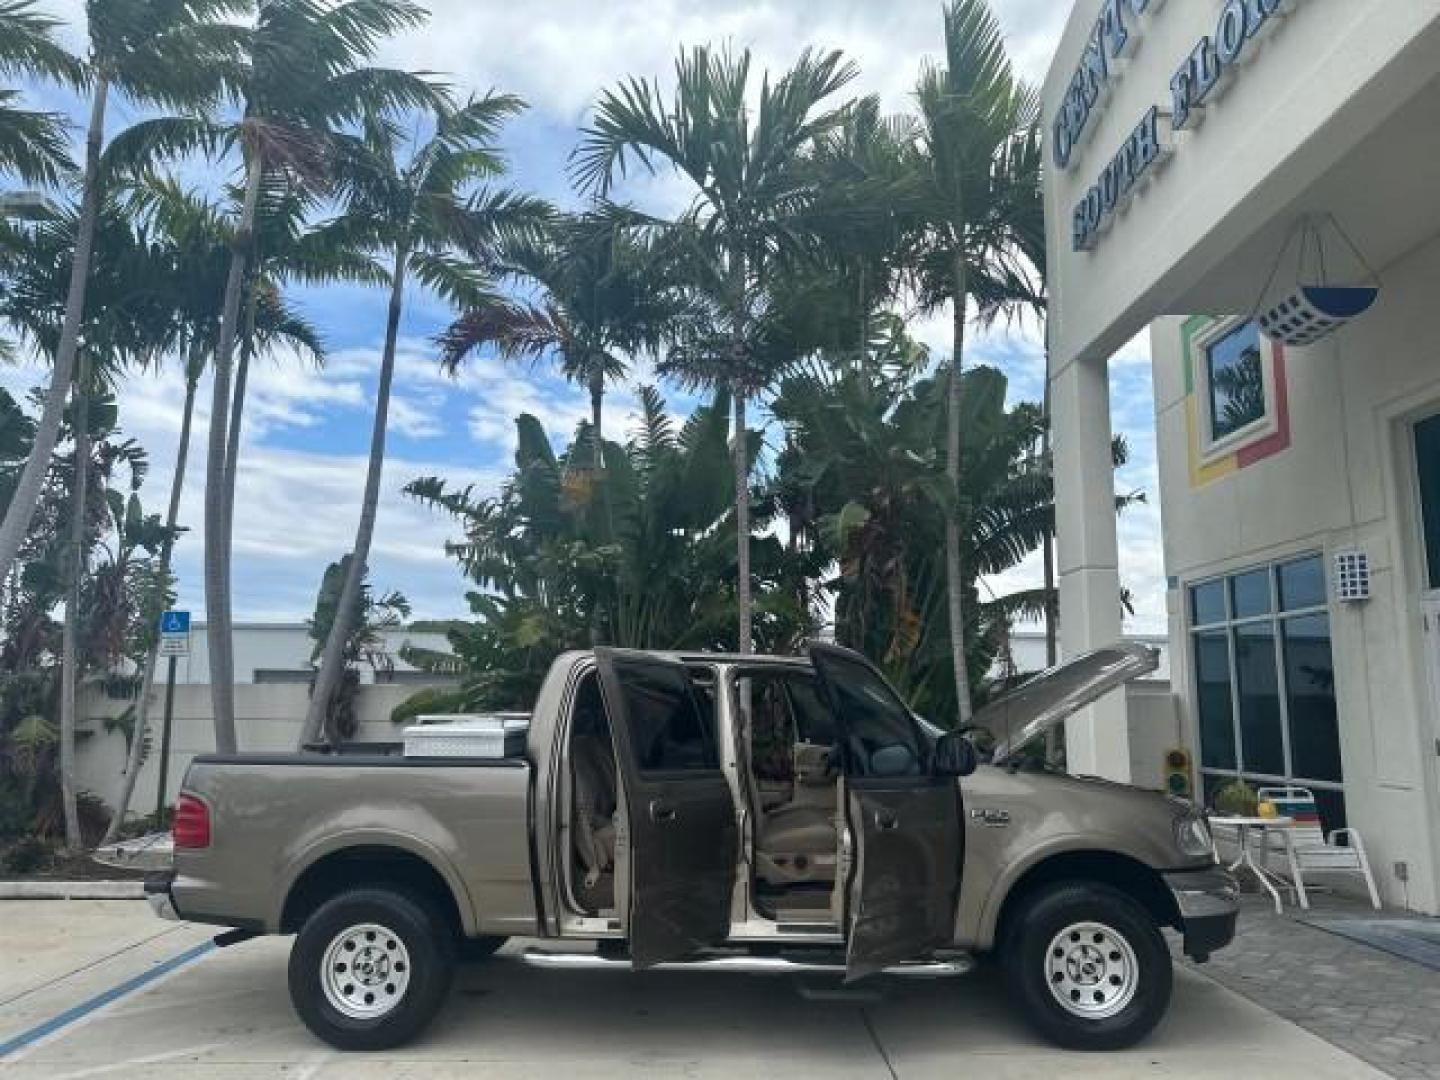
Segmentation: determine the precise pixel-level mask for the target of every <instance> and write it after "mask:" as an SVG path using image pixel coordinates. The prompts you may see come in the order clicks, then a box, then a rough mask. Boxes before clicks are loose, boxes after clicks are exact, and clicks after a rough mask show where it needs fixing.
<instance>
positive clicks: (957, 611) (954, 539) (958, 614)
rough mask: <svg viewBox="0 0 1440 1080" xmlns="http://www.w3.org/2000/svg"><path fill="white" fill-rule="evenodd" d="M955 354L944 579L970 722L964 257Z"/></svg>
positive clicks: (961, 701) (961, 703) (957, 273)
mask: <svg viewBox="0 0 1440 1080" xmlns="http://www.w3.org/2000/svg"><path fill="white" fill-rule="evenodd" d="M954 281H955V315H954V320H955V355H954V356H953V358H952V359H951V361H950V387H949V390H950V392H949V408H948V409H947V413H948V423H947V425H946V433H945V476H946V478H947V479H948V480H949V481H950V496H951V500H952V501H951V505H950V509H949V512H948V513H947V514H946V515H945V578H946V584H947V587H948V588H947V592H948V600H949V616H950V661H951V664H952V665H953V666H954V669H955V702H956V708H957V722H958V723H959V725H960V726H961V727H963V726H965V725H966V724H968V723H970V718H971V715H972V708H971V703H970V671H969V668H968V667H967V666H966V662H965V575H964V565H963V563H962V561H961V555H960V510H961V507H960V502H959V498H960V371H961V361H962V359H963V357H964V354H965V307H966V300H967V299H968V297H969V282H968V278H967V275H966V267H965V260H964V258H963V257H957V258H956V259H955V266H954Z"/></svg>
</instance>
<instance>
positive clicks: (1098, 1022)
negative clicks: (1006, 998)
mask: <svg viewBox="0 0 1440 1080" xmlns="http://www.w3.org/2000/svg"><path fill="white" fill-rule="evenodd" d="M1003 959H1004V964H1005V977H1006V981H1007V983H1008V984H1009V987H1010V991H1011V994H1012V996H1013V997H1014V999H1015V1001H1016V1003H1017V1004H1018V1005H1019V1007H1020V1008H1021V1009H1023V1010H1024V1013H1025V1016H1026V1018H1027V1019H1028V1020H1029V1021H1030V1022H1031V1023H1032V1024H1034V1026H1035V1027H1037V1028H1038V1029H1039V1030H1040V1031H1041V1033H1042V1034H1044V1035H1046V1036H1047V1037H1048V1038H1050V1039H1051V1040H1053V1041H1054V1042H1056V1043H1059V1044H1060V1045H1061V1046H1065V1047H1069V1048H1071V1049H1074V1050H1119V1049H1122V1048H1124V1047H1127V1046H1133V1045H1134V1044H1135V1043H1137V1042H1139V1041H1140V1040H1141V1039H1143V1038H1144V1037H1145V1036H1146V1035H1148V1034H1149V1033H1150V1032H1151V1031H1152V1030H1153V1029H1154V1027H1155V1025H1156V1024H1158V1023H1159V1022H1160V1018H1161V1017H1162V1016H1164V1015H1165V1010H1166V1008H1167V1007H1168V1005H1169V1004H1170V991H1171V986H1172V983H1173V972H1172V971H1171V965H1170V952H1169V950H1168V949H1166V947H1165V939H1164V937H1163V936H1162V935H1161V933H1160V930H1159V928H1158V927H1157V926H1156V925H1155V921H1154V920H1153V919H1152V918H1151V916H1150V914H1149V913H1148V912H1147V911H1146V910H1145V909H1144V908H1143V907H1141V906H1140V905H1139V904H1137V903H1136V902H1135V901H1134V900H1132V899H1130V897H1128V896H1126V895H1125V894H1124V893H1122V892H1120V891H1118V890H1116V889H1113V888H1111V887H1109V886H1107V885H1101V884H1097V883H1089V882H1063V883H1059V884H1055V885H1051V886H1048V887H1046V888H1044V889H1042V890H1041V891H1039V892H1037V893H1035V894H1034V895H1032V896H1030V897H1028V898H1027V899H1026V900H1025V902H1024V906H1023V907H1022V908H1021V909H1020V911H1018V912H1017V913H1016V914H1015V916H1014V918H1013V919H1012V920H1010V922H1009V925H1008V928H1007V933H1006V941H1005V943H1004V957H1003Z"/></svg>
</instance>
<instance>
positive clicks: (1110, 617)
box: [1050, 356, 1130, 781]
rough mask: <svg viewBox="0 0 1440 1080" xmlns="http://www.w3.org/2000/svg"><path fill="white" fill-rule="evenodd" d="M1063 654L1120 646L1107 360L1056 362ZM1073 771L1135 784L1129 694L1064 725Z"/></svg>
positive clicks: (1053, 403) (1054, 440) (1053, 398)
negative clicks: (1128, 719)
mask: <svg viewBox="0 0 1440 1080" xmlns="http://www.w3.org/2000/svg"><path fill="white" fill-rule="evenodd" d="M1050 380H1051V385H1050V411H1051V423H1052V425H1053V428H1052V435H1051V447H1052V450H1053V453H1054V457H1055V516H1056V557H1057V562H1058V564H1059V567H1058V569H1059V588H1060V650H1061V653H1062V655H1063V656H1066V657H1071V656H1076V655H1078V654H1080V653H1083V652H1087V651H1088V650H1090V649H1096V648H1100V647H1101V646H1104V645H1110V644H1113V643H1114V642H1116V641H1118V640H1120V637H1121V633H1122V627H1121V612H1120V570H1119V547H1118V544H1117V541H1116V536H1115V471H1114V466H1113V462H1112V459H1111V453H1110V439H1111V432H1110V378H1109V370H1108V366H1107V364H1106V362H1105V361H1104V360H1096V359H1083V358H1074V357H1069V358H1067V357H1059V356H1052V357H1051V371H1050ZM1065 753H1066V760H1067V762H1068V768H1069V771H1070V772H1071V773H1076V774H1079V773H1084V774H1087V775H1091V776H1104V777H1107V778H1109V779H1111V780H1120V781H1128V780H1129V779H1130V731H1129V727H1128V722H1127V717H1126V707H1125V693H1124V691H1119V692H1117V693H1113V694H1110V695H1109V696H1107V697H1106V698H1104V699H1103V700H1101V701H1098V702H1096V703H1095V704H1094V705H1092V706H1091V707H1090V708H1088V709H1085V710H1084V711H1083V712H1080V713H1078V714H1076V715H1075V716H1073V717H1071V718H1070V719H1069V720H1068V721H1067V722H1066V725H1065Z"/></svg>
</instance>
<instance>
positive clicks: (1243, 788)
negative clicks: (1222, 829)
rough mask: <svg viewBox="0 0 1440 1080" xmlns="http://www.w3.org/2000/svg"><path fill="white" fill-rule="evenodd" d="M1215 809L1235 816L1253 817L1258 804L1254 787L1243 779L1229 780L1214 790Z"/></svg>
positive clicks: (1258, 800) (1258, 799)
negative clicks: (1217, 789)
mask: <svg viewBox="0 0 1440 1080" xmlns="http://www.w3.org/2000/svg"><path fill="white" fill-rule="evenodd" d="M1214 802H1215V809H1216V810H1218V811H1220V813H1222V814H1233V815H1234V816H1235V817H1254V816H1255V813H1256V811H1257V809H1258V808H1259V805H1260V797H1259V796H1258V795H1257V794H1256V793H1255V789H1254V788H1252V787H1251V786H1250V785H1249V784H1247V783H1246V782H1245V781H1244V780H1238V779H1237V780H1231V781H1230V782H1229V783H1228V784H1226V785H1225V786H1224V787H1222V788H1220V790H1219V791H1217V792H1215V800H1214Z"/></svg>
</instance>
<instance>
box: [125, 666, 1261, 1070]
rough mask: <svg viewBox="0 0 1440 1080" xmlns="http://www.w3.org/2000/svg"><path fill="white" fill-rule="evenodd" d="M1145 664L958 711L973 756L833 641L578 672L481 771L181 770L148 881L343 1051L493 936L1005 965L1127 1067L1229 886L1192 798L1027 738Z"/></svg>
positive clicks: (427, 1000)
mask: <svg viewBox="0 0 1440 1080" xmlns="http://www.w3.org/2000/svg"><path fill="white" fill-rule="evenodd" d="M1155 663H1156V659H1155V656H1154V654H1153V653H1152V652H1151V651H1150V650H1147V649H1144V648H1141V647H1139V646H1129V645H1117V646H1114V647H1112V648H1109V649H1103V650H1100V651H1099V652H1096V653H1092V654H1090V655H1088V656H1085V657H1081V658H1079V659H1077V660H1075V661H1074V662H1071V663H1069V664H1065V665H1062V666H1061V667H1059V668H1056V669H1054V670H1052V671H1050V672H1047V673H1046V674H1044V675H1042V676H1040V677H1038V678H1036V679H1034V680H1032V681H1031V682H1029V683H1027V684H1026V685H1025V686H1023V687H1022V688H1021V689H1019V690H1018V691H1015V692H1014V693H1012V694H1010V695H1008V696H1006V697H1004V698H1002V699H1000V700H999V701H997V702H995V703H994V704H992V705H990V706H988V707H987V708H985V709H983V710H981V711H980V712H979V713H977V714H976V717H975V720H976V725H977V726H978V727H981V728H984V729H986V730H987V731H988V732H989V734H990V736H991V737H992V738H993V740H994V746H993V753H991V754H990V756H989V760H988V761H987V762H985V763H984V764H981V763H979V761H978V755H977V751H976V749H975V746H974V744H973V743H972V740H971V738H970V735H969V733H968V732H961V733H953V732H952V733H944V732H942V731H941V730H940V729H938V728H936V727H933V726H931V725H930V724H928V723H927V722H926V721H924V720H922V719H921V718H919V717H917V716H916V715H915V714H914V713H913V712H912V711H911V709H910V708H909V707H908V706H907V705H906V704H905V702H904V701H903V700H901V698H900V697H899V696H898V695H897V694H896V692H895V691H894V690H893V689H892V688H891V687H890V685H889V684H888V683H887V682H886V680H885V678H884V677H883V676H882V674H881V673H880V672H879V671H878V670H877V669H876V668H875V667H873V666H872V665H871V664H870V663H868V662H867V661H866V660H865V659H864V658H863V657H861V656H860V655H858V654H856V653H853V652H850V651H848V650H845V649H841V648H837V647H834V646H828V645H816V646H812V647H811V648H810V649H809V650H808V655H807V656H806V657H803V658H779V657H762V656H723V655H703V654H693V655H692V654H668V653H651V652H632V651H623V650H617V649H606V648H596V649H594V650H593V651H589V652H583V653H571V654H567V655H565V656H562V657H560V658H559V659H558V660H556V662H555V664H554V666H553V667H552V669H551V671H550V673H549V675H548V677H547V678H546V681H545V683H544V685H543V687H542V689H541V691H540V693H539V696H538V698H537V700H536V702H535V705H534V709H533V712H532V713H531V714H530V716H529V720H528V728H527V729H526V730H524V732H523V742H520V741H518V740H517V742H516V745H513V746H512V747H510V748H509V749H505V748H503V747H501V748H498V749H494V748H492V751H489V752H487V753H486V755H485V756H474V757H463V758H462V757H447V756H439V751H428V752H427V751H425V750H424V749H421V751H420V752H419V753H418V754H417V753H415V752H410V751H407V750H406V749H405V748H404V747H402V746H401V745H394V746H392V745H389V744H370V745H356V746H352V747H348V748H347V747H340V748H336V749H331V750H328V751H322V750H318V749H317V750H309V751H305V752H301V753H295V754H238V755H236V754H232V755H211V756H204V757H200V758H197V759H196V760H195V761H194V763H193V764H192V765H191V766H190V769H189V771H188V772H187V773H186V776H185V780H184V784H183V786H182V791H181V794H180V795H179V798H178V800H177V803H176V807H175V815H174V824H173V836H174V861H173V867H172V868H171V869H169V870H166V871H163V872H160V873H157V874H155V875H152V876H151V877H150V878H149V879H148V880H147V882H146V891H147V893H148V894H149V897H150V900H151V903H152V905H153V906H154V907H155V908H156V910H157V911H158V912H160V913H161V914H162V915H166V916H168V917H171V918H183V919H187V920H192V921H197V922H206V923H215V924H219V925H222V926H228V927H232V928H234V929H233V930H232V931H231V932H229V933H228V934H225V935H221V937H222V938H223V939H224V940H226V941H233V940H236V939H239V938H243V937H245V936H248V935H251V934H294V935H296V937H295V943H294V946H293V948H292V950H291V954H290V963H289V983H290V992H291V997H292V999H293V1002H294V1006H295V1008H296V1010H297V1011H298V1013H299V1015H300V1017H301V1018H302V1019H303V1021H304V1022H305V1024H306V1025H308V1026H309V1028H310V1029H311V1030H312V1031H313V1032H314V1033H315V1034H316V1035H318V1036H319V1037H320V1038H322V1039H324V1040H326V1041H327V1042H329V1043H332V1044H333V1045H335V1046H338V1047H342V1048H349V1049H379V1048H383V1047H390V1046H394V1045H397V1044H399V1043H402V1042H404V1041H405V1040H407V1039H410V1038H412V1037H413V1036H415V1035H416V1034H417V1033H418V1032H419V1031H420V1030H421V1029H422V1028H423V1027H424V1026H425V1024H426V1023H427V1022H428V1021H429V1020H430V1019H431V1017H432V1016H433V1015H434V1014H435V1013H436V1011H437V1010H438V1008H439V1006H440V1005H441V1003H442V1002H443V1000H444V998H445V996H446V992H447V990H448V988H449V985H450V980H451V974H452V970H453V966H454V964H455V962H456V960H457V958H462V957H467V956H468V957H470V958H475V957H477V956H483V955H488V953H490V952H493V951H494V950H495V949H496V948H498V947H499V945H500V944H501V943H502V942H503V941H504V940H505V939H507V938H510V937H526V938H542V939H549V941H548V942H545V943H543V946H544V947H542V948H535V947H532V948H531V949H530V950H528V951H526V952H525V954H524V959H526V960H527V961H528V962H531V963H536V964H546V965H550V966H552V967H557V968H565V967H568V966H573V965H584V964H598V965H603V964H609V965H629V966H633V967H634V968H637V969H643V968H653V967H657V966H660V965H665V966H672V965H695V966H701V967H706V966H710V967H720V968H725V969H735V968H739V969H741V970H749V969H769V970H802V971H815V970H843V971H844V972H845V973H846V975H847V977H848V978H851V979H856V978H861V977H865V976H869V975H874V974H877V973H880V972H889V973H893V974H900V975H905V974H937V973H939V974H944V973H954V972H959V971H963V970H965V969H966V968H968V966H969V962H970V958H971V957H977V956H984V955H986V954H995V955H996V956H997V957H998V959H999V960H1000V962H1001V963H1002V964H1003V967H1004V971H1005V973H1006V977H1007V981H1008V985H1009V987H1010V989H1011V991H1012V992H1013V996H1014V998H1015V1000H1016V1002H1017V1003H1018V1005H1019V1007H1020V1008H1021V1009H1022V1010H1023V1012H1024V1014H1025V1015H1026V1017H1027V1018H1029V1019H1030V1020H1031V1021H1032V1022H1033V1023H1034V1024H1035V1025H1036V1026H1037V1027H1038V1028H1039V1030H1040V1031H1041V1032H1043V1033H1044V1034H1045V1035H1047V1036H1049V1037H1050V1038H1052V1039H1054V1040H1056V1041H1057V1042H1059V1043H1062V1044H1064V1045H1067V1046H1072V1047H1078V1048H1090V1049H1101V1048H1115V1047H1121V1046H1126V1045H1129V1044H1132V1043H1134V1042H1135V1041H1137V1040H1138V1039H1140V1038H1142V1037H1143V1036H1144V1035H1145V1034H1147V1033H1148V1032H1149V1031H1150V1030H1151V1029H1152V1028H1153V1027H1154V1026H1155V1024H1156V1023H1157V1021H1158V1020H1159V1019H1160V1017H1161V1016H1162V1015H1163V1013H1164V1011H1165V1009H1166V1007H1167V1005H1168V1002H1169V998H1170V990H1171V961H1170V954H1169V952H1168V950H1167V948H1166V944H1165V941H1164V938H1163V934H1162V931H1163V930H1165V929H1169V930H1173V931H1175V932H1177V933H1179V934H1180V935H1181V936H1182V938H1183V942H1184V949H1185V951H1186V952H1187V953H1188V954H1189V955H1190V956H1192V957H1194V958H1196V959H1199V960H1203V959H1205V958H1206V957H1207V956H1208V955H1209V954H1210V953H1211V952H1212V951H1213V950H1215V949H1218V948H1220V947H1222V946H1223V945H1225V944H1226V943H1228V942H1229V941H1230V939H1231V937H1232V936H1233V933H1234V928H1235V918H1236V893H1235V886H1234V882H1233V880H1232V879H1231V878H1230V877H1229V876H1228V875H1227V874H1226V873H1224V872H1223V871H1222V870H1220V869H1219V867H1218V866H1217V864H1216V859H1215V856H1214V852H1213V847H1212V842H1211V838H1210V834H1209V830H1208V827H1207V824H1206V821H1205V818H1204V815H1203V813H1202V812H1201V811H1200V810H1199V809H1198V808H1196V807H1195V806H1194V805H1193V804H1191V803H1189V802H1185V801H1181V800H1178V799H1174V798H1170V797H1167V796H1165V795H1163V794H1161V793H1159V792H1152V791H1142V790H1139V789H1137V788H1134V787H1129V786H1125V785H1121V784H1116V783H1110V782H1106V781H1102V780H1097V779H1087V778H1083V777H1074V776H1068V775H1064V774H1062V773H1059V772H1056V771H1052V770H1048V769H1046V768H1045V767H1044V766H1043V764H1042V763H1040V762H1038V761H1036V760H1035V759H1034V757H1033V756H1032V757H1029V758H1027V757H1026V754H1025V748H1026V747H1027V746H1029V745H1033V742H1034V740H1035V739H1036V738H1037V737H1038V736H1039V735H1040V734H1041V733H1042V732H1043V731H1044V730H1046V729H1047V728H1049V727H1050V726H1052V725H1054V724H1055V723H1056V722H1058V721H1059V720H1061V719H1063V718H1064V717H1065V716H1067V715H1069V714H1071V713H1073V712H1074V711H1075V710H1076V709H1078V708H1080V707H1082V706H1083V705H1085V704H1087V703H1088V702H1091V701H1093V700H1095V699H1096V698H1098V697H1099V696H1101V695H1102V694H1104V693H1107V692H1109V691H1110V690H1113V689H1115V688H1117V687H1118V686H1120V685H1121V684H1122V683H1123V682H1125V681H1127V680H1128V679H1130V678H1134V677H1136V676H1138V675H1141V674H1144V673H1146V672H1148V671H1150V670H1153V668H1154V666H1155ZM522 723H523V721H522ZM511 726H512V727H513V722H512V725H511ZM517 734H519V733H518V732H517Z"/></svg>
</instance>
